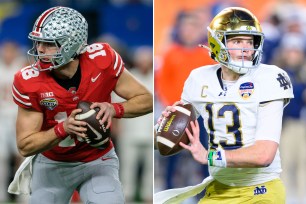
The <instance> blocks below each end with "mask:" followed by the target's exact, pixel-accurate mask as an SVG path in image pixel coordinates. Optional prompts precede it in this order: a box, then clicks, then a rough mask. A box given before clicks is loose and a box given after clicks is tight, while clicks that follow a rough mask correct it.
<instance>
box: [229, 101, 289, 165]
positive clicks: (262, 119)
mask: <svg viewBox="0 0 306 204" xmlns="http://www.w3.org/2000/svg"><path fill="white" fill-rule="evenodd" d="M283 106H284V102H283V100H277V101H271V102H268V103H266V104H264V105H263V106H260V107H259V110H258V119H257V128H256V133H255V139H256V142H255V143H254V144H253V145H251V146H249V147H245V148H240V149H237V150H232V151H225V155H226V161H227V167H266V166H269V165H270V164H271V163H272V161H273V159H274V157H275V154H276V151H277V149H278V145H279V140H280V135H281V129H282V116H283Z"/></svg>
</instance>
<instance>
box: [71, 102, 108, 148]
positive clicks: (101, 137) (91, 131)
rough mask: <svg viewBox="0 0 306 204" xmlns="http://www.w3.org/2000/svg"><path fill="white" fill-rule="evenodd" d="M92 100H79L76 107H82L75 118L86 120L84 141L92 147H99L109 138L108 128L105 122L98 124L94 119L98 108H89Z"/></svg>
mask: <svg viewBox="0 0 306 204" xmlns="http://www.w3.org/2000/svg"><path fill="white" fill-rule="evenodd" d="M91 104H92V102H89V101H80V102H79V103H78V105H77V108H79V109H82V112H81V113H79V114H77V115H76V116H75V119H76V120H81V121H85V122H87V131H86V135H87V136H86V139H85V141H86V142H87V143H88V144H89V145H91V146H93V147H101V146H103V145H105V144H107V143H108V142H109V140H110V128H108V129H106V126H107V122H105V123H104V124H103V125H100V123H99V120H97V119H96V116H97V113H98V112H99V110H100V109H99V108H95V109H90V106H91Z"/></svg>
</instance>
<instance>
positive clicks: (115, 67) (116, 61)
mask: <svg viewBox="0 0 306 204" xmlns="http://www.w3.org/2000/svg"><path fill="white" fill-rule="evenodd" d="M114 53H115V54H116V60H115V64H114V70H116V69H117V64H118V61H119V60H118V58H119V57H118V54H117V52H116V51H115V50H114Z"/></svg>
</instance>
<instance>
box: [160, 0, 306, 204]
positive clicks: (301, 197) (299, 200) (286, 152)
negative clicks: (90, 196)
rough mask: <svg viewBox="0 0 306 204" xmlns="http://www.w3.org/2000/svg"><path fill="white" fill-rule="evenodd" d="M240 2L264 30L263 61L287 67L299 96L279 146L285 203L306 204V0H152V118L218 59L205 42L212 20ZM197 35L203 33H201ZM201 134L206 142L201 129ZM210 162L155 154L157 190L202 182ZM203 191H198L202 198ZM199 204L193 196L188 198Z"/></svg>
mask: <svg viewBox="0 0 306 204" xmlns="http://www.w3.org/2000/svg"><path fill="white" fill-rule="evenodd" d="M229 6H241V7H245V8H247V9H249V10H250V11H251V12H253V13H254V14H255V15H256V16H257V18H258V19H259V21H260V22H261V25H262V28H263V32H264V34H265V43H264V58H263V63H267V64H275V65H277V66H279V67H281V68H283V69H285V70H286V71H287V72H288V73H289V75H290V78H291V81H292V83H293V86H294V94H295V98H294V99H293V100H292V101H291V103H290V104H289V105H288V106H287V107H286V109H285V111H284V120H283V132H282V139H281V145H280V151H281V157H282V167H283V172H282V175H281V177H282V179H283V181H284V183H285V186H286V190H287V202H286V203H287V204H306V196H305V195H306V156H305V155H306V153H305V150H304V149H305V145H306V112H305V111H306V92H305V90H306V73H305V71H306V41H305V39H306V1H305V0H270V1H266V0H256V3H255V2H254V1H242V0H214V1H210V0H180V1H177V0H167V1H163V0H154V72H155V75H154V76H155V84H154V86H155V109H154V120H155V121H156V120H157V118H158V117H159V116H160V114H161V112H162V110H163V109H164V108H165V106H167V105H171V104H173V102H174V101H176V100H178V99H180V93H181V91H182V87H183V83H184V81H185V79H186V78H187V76H188V74H189V73H190V71H191V70H192V69H194V68H196V67H199V66H202V65H206V64H210V63H214V62H213V61H212V60H211V59H210V58H209V56H208V54H207V51H206V50H204V49H202V48H198V47H197V45H198V44H199V43H203V44H206V43H207V39H206V35H207V30H206V27H207V26H208V25H209V23H210V21H211V19H212V18H213V17H214V15H215V14H217V13H218V12H219V11H221V10H222V9H223V8H225V7H229ZM196 33H200V34H199V35H197V34H196ZM202 133H203V134H202V135H203V137H202V138H201V139H202V141H203V143H204V144H205V145H207V135H206V133H205V131H204V130H203V129H202ZM207 175H208V172H207V166H204V167H203V166H201V165H199V164H197V163H196V162H195V161H194V160H193V158H192V156H191V155H190V154H189V153H188V152H186V151H182V152H180V153H179V154H177V155H175V156H171V157H162V156H160V155H159V153H158V151H155V152H154V184H155V185H154V191H155V192H158V191H161V190H165V189H168V188H176V187H184V186H188V185H195V184H198V183H200V182H201V181H202V180H203V179H204V178H205V177H206V176H207ZM201 196H203V195H199V197H201ZM184 203H185V204H187V203H188V204H189V203H190V204H192V203H196V200H195V199H190V200H187V201H186V202H184Z"/></svg>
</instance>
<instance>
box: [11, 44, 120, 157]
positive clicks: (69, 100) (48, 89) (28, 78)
mask: <svg viewBox="0 0 306 204" xmlns="http://www.w3.org/2000/svg"><path fill="white" fill-rule="evenodd" d="M79 60H80V64H79V69H81V81H80V84H79V87H78V89H77V90H76V89H73V88H72V89H70V90H66V89H65V88H63V87H62V86H60V85H59V84H58V83H57V82H56V81H55V79H54V78H53V77H52V75H51V73H50V71H43V72H39V71H37V70H35V69H33V68H32V67H31V66H28V67H25V68H23V69H21V70H20V71H18V72H17V73H16V74H15V78H14V83H13V88H12V94H13V98H14V102H15V103H16V104H17V105H18V106H20V107H22V108H32V109H34V110H36V111H39V112H42V113H43V117H44V119H43V125H42V128H41V130H42V131H44V130H48V129H50V128H52V127H54V126H55V125H56V124H58V123H59V122H62V121H64V120H65V119H66V118H67V117H68V116H69V115H70V113H71V112H72V110H74V109H75V108H76V106H77V104H78V102H79V101H80V100H86V101H91V102H111V92H112V91H113V90H114V88H115V86H116V83H117V81H118V78H119V76H120V75H121V73H122V72H123V70H124V63H123V61H122V59H121V57H120V55H119V54H118V53H117V52H116V51H114V50H113V49H112V48H111V47H110V46H109V45H108V44H106V43H94V44H92V45H89V46H88V47H87V51H86V52H85V53H83V54H81V55H80V56H79ZM112 147H113V144H112V142H110V143H109V146H108V147H107V148H105V149H98V148H94V147H91V146H90V145H88V144H87V143H86V142H81V141H79V140H78V138H76V137H72V136H68V137H67V138H66V139H65V140H62V141H61V142H60V143H59V144H58V145H57V146H55V147H53V148H52V149H50V150H48V151H45V152H43V153H42V154H43V155H44V156H46V157H48V158H49V159H52V160H56V161H69V162H74V161H80V162H89V161H92V160H95V159H97V158H99V157H100V156H102V155H103V154H105V153H107V152H108V151H109V150H110V149H111V148H112Z"/></svg>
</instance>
